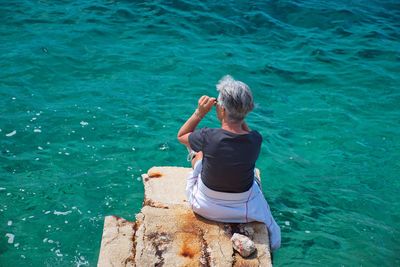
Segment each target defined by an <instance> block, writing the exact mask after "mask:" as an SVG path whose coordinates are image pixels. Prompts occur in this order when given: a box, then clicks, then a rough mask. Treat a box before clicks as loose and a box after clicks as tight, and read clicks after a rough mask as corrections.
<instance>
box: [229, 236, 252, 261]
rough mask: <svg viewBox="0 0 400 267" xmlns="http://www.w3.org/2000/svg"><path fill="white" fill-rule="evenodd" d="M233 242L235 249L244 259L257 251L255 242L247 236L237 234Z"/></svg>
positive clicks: (232, 239) (233, 237)
mask: <svg viewBox="0 0 400 267" xmlns="http://www.w3.org/2000/svg"><path fill="white" fill-rule="evenodd" d="M231 241H232V246H233V249H234V250H236V251H237V252H239V254H240V255H241V256H242V257H248V256H250V255H251V254H252V253H253V252H254V251H255V250H256V247H255V245H254V242H253V241H252V240H251V239H250V238H248V237H247V236H245V235H241V234H238V233H235V234H233V236H232V238H231Z"/></svg>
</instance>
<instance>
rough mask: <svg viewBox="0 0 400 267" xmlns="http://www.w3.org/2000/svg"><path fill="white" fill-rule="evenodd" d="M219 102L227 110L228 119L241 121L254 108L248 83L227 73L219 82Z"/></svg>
mask: <svg viewBox="0 0 400 267" xmlns="http://www.w3.org/2000/svg"><path fill="white" fill-rule="evenodd" d="M217 91H218V92H219V95H218V104H219V105H221V106H223V107H224V108H225V110H226V111H227V115H228V119H229V120H231V121H234V122H239V121H242V120H243V119H244V117H245V116H246V115H247V113H249V112H250V111H252V110H253V108H254V102H253V95H252V93H251V91H250V88H249V87H248V86H247V84H245V83H243V82H241V81H237V80H235V79H233V77H232V76H230V75H226V76H224V77H222V79H221V80H220V81H219V82H218V84H217Z"/></svg>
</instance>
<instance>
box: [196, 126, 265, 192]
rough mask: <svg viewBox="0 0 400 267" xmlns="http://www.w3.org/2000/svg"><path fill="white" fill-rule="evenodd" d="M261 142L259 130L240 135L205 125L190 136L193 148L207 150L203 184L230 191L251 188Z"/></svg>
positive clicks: (216, 189) (204, 158)
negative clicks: (205, 126)
mask: <svg viewBox="0 0 400 267" xmlns="http://www.w3.org/2000/svg"><path fill="white" fill-rule="evenodd" d="M261 142H262V137H261V135H260V134H259V133H258V132H257V131H250V132H249V133H247V134H236V133H233V132H230V131H227V130H224V129H221V128H216V129H215V128H202V129H200V130H197V131H194V132H193V133H192V134H191V135H190V136H189V144H190V147H191V148H192V149H193V150H194V151H196V152H197V151H202V152H203V169H202V173H201V179H202V181H203V183H204V184H205V185H206V186H207V187H208V188H210V189H212V190H215V191H220V192H230V193H240V192H245V191H247V190H249V189H250V188H251V186H252V184H253V179H254V167H255V162H256V160H257V158H258V155H259V153H260V147H261Z"/></svg>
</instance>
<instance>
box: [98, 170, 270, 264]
mask: <svg viewBox="0 0 400 267" xmlns="http://www.w3.org/2000/svg"><path fill="white" fill-rule="evenodd" d="M189 171H190V169H189V168H178V167H154V168H151V169H150V170H149V172H148V173H147V174H145V175H143V176H142V177H143V182H144V187H145V198H144V201H143V208H142V210H141V212H140V213H139V214H138V215H137V216H136V218H137V221H136V223H135V225H134V226H133V223H132V224H131V228H130V229H131V236H130V237H128V236H127V235H125V236H122V237H127V238H128V239H129V241H127V240H125V239H123V238H122V237H121V233H123V231H121V230H119V232H118V230H115V228H119V227H124V226H125V227H126V224H121V223H118V220H116V219H114V220H111V219H109V218H110V217H106V220H105V225H104V233H103V240H102V246H101V251H100V257H99V262H98V266H111V263H112V266H132V265H133V266H174V267H175V266H222V267H224V266H271V256H270V251H269V246H268V244H269V240H268V232H267V231H266V228H265V226H264V224H262V223H248V224H227V223H217V222H213V221H209V220H206V219H204V218H202V217H200V216H198V215H196V214H194V213H193V212H192V211H191V209H190V207H189V206H188V205H187V202H186V197H185V186H186V177H187V175H188V172H189ZM111 218H113V217H111ZM125 222H126V221H125ZM110 228H111V229H114V230H110ZM124 229H125V228H124ZM135 229H137V230H136V231H135ZM235 232H238V233H242V234H245V235H247V236H249V237H250V238H251V239H252V240H253V241H254V243H255V245H256V248H257V250H256V252H255V253H254V254H253V255H251V256H250V257H249V258H246V259H243V258H242V257H241V256H240V255H239V254H238V253H236V252H234V251H233V249H232V243H231V241H230V238H231V237H232V235H233V233H235ZM133 234H134V240H133V239H132V238H131V237H133ZM113 236H115V238H114V237H113ZM110 240H111V241H110ZM118 240H122V241H121V249H120V250H118V252H115V251H116V250H117V249H116V247H114V244H115V243H118V242H119V241H118ZM129 242H130V243H129ZM128 243H129V245H128ZM127 248H131V249H130V251H127V250H128V249H127ZM109 263H110V264H109ZM107 264H109V265H107Z"/></svg>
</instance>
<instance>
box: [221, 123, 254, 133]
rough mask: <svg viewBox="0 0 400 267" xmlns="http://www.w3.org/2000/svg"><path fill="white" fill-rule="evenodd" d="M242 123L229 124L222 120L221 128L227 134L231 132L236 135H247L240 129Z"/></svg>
mask: <svg viewBox="0 0 400 267" xmlns="http://www.w3.org/2000/svg"><path fill="white" fill-rule="evenodd" d="M242 123H243V122H242V121H240V122H229V121H226V120H223V121H222V122H221V128H222V129H224V130H226V131H229V132H233V133H237V134H246V133H248V131H245V130H244V129H243V127H242Z"/></svg>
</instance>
